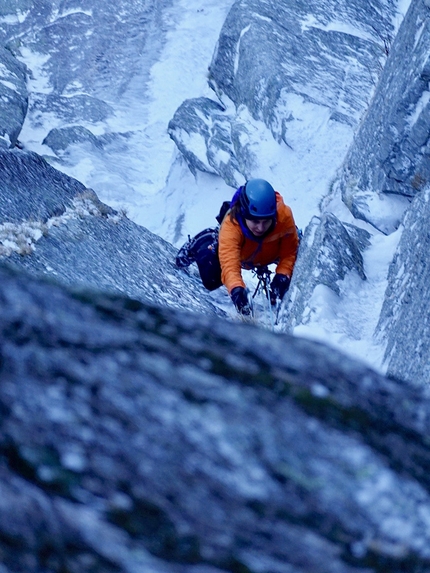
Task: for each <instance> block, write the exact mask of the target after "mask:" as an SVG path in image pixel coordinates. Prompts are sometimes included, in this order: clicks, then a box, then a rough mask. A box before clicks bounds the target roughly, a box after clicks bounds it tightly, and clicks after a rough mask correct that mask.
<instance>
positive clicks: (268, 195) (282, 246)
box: [176, 179, 299, 315]
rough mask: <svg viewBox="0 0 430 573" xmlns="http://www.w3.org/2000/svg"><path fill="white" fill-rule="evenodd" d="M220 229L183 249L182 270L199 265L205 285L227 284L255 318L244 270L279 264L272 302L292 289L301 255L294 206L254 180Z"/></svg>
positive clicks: (226, 211)
mask: <svg viewBox="0 0 430 573" xmlns="http://www.w3.org/2000/svg"><path fill="white" fill-rule="evenodd" d="M217 220H218V222H219V223H220V225H221V226H220V229H219V236H218V229H205V230H204V231H202V232H201V233H199V234H198V235H196V236H195V237H194V238H193V239H189V241H187V243H185V245H184V246H183V247H182V248H181V249H180V250H179V252H178V255H177V257H176V265H177V266H178V267H180V268H184V267H187V266H189V265H190V264H191V263H192V262H194V261H195V262H196V263H197V265H198V267H199V272H200V276H201V279H202V282H203V284H204V286H205V287H206V288H207V289H209V290H214V289H215V288H218V287H220V286H221V285H222V284H224V285H225V286H226V288H227V290H228V292H229V294H230V297H231V299H232V301H233V304H234V305H235V307H236V310H237V311H238V313H240V314H242V315H249V314H250V312H251V310H250V306H249V302H248V295H247V290H246V285H245V283H244V281H243V278H242V273H241V269H242V268H243V269H252V268H255V267H259V266H265V265H269V264H271V263H276V264H277V267H276V273H275V276H274V278H273V280H272V282H271V288H270V301H271V304H272V305H274V304H276V301H277V300H282V299H283V297H284V295H285V293H286V292H287V291H288V288H289V286H290V281H291V275H292V272H293V267H294V263H295V261H296V256H297V248H298V243H299V239H298V234H297V228H296V225H295V222H294V218H293V215H292V212H291V209H290V207H288V206H287V205H285V203H284V201H283V199H282V197H281V195H280V194H279V193H278V192H276V191H275V190H274V189H273V187H272V185H270V183H268V182H267V181H265V180H264V179H250V180H249V181H247V183H246V184H245V185H243V186H241V187H239V189H238V190H237V191H236V193H235V194H234V196H233V199H232V200H231V202H229V203H228V202H224V204H223V208H222V209H221V212H220V214H219V215H218V217H217Z"/></svg>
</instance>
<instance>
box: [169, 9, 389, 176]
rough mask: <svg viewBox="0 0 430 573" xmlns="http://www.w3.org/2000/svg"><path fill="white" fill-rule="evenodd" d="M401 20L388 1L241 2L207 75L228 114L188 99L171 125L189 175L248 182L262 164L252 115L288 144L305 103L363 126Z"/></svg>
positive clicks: (206, 102)
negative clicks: (299, 105)
mask: <svg viewBox="0 0 430 573" xmlns="http://www.w3.org/2000/svg"><path fill="white" fill-rule="evenodd" d="M393 17H394V6H393V4H392V3H391V2H384V1H382V2H376V3H375V2H362V1H360V2H343V1H342V2H325V1H321V0H317V1H315V2H310V3H309V2H306V3H305V2H302V1H301V0H297V1H293V2H291V1H289V0H288V1H287V0H285V1H284V0H282V1H275V0H273V1H269V2H265V1H264V2H263V1H261V0H246V1H240V2H235V3H234V4H233V7H232V9H231V10H230V12H229V15H228V17H227V19H226V21H225V23H224V26H223V28H222V31H221V34H220V37H219V41H218V45H217V48H216V50H215V54H214V57H213V59H212V62H211V64H210V67H209V84H210V85H211V87H212V88H213V89H214V92H215V94H216V96H217V97H218V98H219V100H220V102H221V104H224V105H225V110H224V113H221V112H220V109H219V107H218V106H217V105H216V104H215V103H214V102H211V100H209V99H207V98H199V99H196V100H191V101H190V100H189V101H187V102H184V104H183V105H182V106H181V107H180V108H179V109H178V110H177V112H176V114H175V116H174V118H173V119H172V121H171V122H170V125H169V132H170V135H171V137H172V138H173V139H174V141H175V142H176V143H177V145H178V147H179V148H180V149H181V151H183V148H186V152H185V153H184V157H185V158H186V160H187V162H188V164H189V166H190V169H192V170H193V169H202V170H205V171H208V172H211V173H213V172H215V173H219V174H220V175H221V176H222V177H223V178H224V179H225V180H226V181H227V182H228V183H230V184H232V185H233V186H234V185H236V184H239V183H241V182H242V181H243V178H249V177H250V175H251V173H252V168H253V167H254V166H255V162H256V158H255V157H253V153H252V146H251V145H247V143H246V142H247V140H248V138H247V135H249V133H248V131H249V128H248V122H247V121H246V117H243V110H244V109H246V110H248V111H249V112H250V114H251V116H252V117H253V118H254V119H255V120H261V121H262V122H264V124H265V125H266V126H267V127H268V128H269V130H270V131H271V133H272V135H273V137H274V138H275V139H276V140H277V141H278V142H279V143H281V142H283V143H285V144H286V145H291V139H290V137H289V131H290V127H291V125H293V124H294V122H295V121H299V122H300V121H302V120H301V118H297V117H295V115H294V109H295V107H296V106H295V102H296V100H297V98H298V99H299V100H300V101H306V102H311V103H313V104H316V105H318V106H321V108H324V109H328V110H329V117H328V118H327V121H335V122H342V123H347V124H349V125H352V126H357V124H358V122H359V120H360V118H361V116H362V114H363V113H364V111H365V109H366V107H367V104H368V101H369V97H370V94H371V93H372V91H373V88H374V84H375V83H376V81H377V78H378V75H379V74H380V71H381V67H382V65H381V62H382V61H384V60H385V57H386V54H385V51H386V48H387V46H388V45H389V43H390V42H391V39H392V34H393V27H392V23H391V22H392V19H393ZM231 103H232V104H234V105H233V106H232V105H230V104H231ZM202 124H206V125H205V126H204V125H202ZM197 141H199V142H200V143H201V144H200V145H197V143H196V142H197ZM216 149H218V153H217V152H216V151H215V150H216Z"/></svg>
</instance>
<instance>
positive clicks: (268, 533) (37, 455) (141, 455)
mask: <svg viewBox="0 0 430 573" xmlns="http://www.w3.org/2000/svg"><path fill="white" fill-rule="evenodd" d="M0 348H1V361H0V368H1V378H2V384H1V385H0V411H1V417H0V429H1V432H0V451H1V457H0V475H1V493H2V495H1V503H0V550H1V554H2V570H3V571H4V572H5V573H9V572H11V573H12V571H13V573H21V572H22V573H24V572H25V573H28V571H36V570H50V571H52V572H57V571H58V573H60V571H64V570H67V571H73V572H76V573H77V572H79V573H86V572H88V573H89V572H90V571H91V572H92V573H94V572H100V573H101V572H102V571H103V572H106V571H112V572H113V571H116V572H117V573H119V572H128V573H131V572H136V571H142V572H143V571H145V572H147V571H154V572H155V571H157V572H158V573H160V572H162V573H164V572H166V573H167V572H169V573H170V572H172V573H173V572H175V573H190V572H191V573H217V572H220V573H221V571H231V572H237V571H247V572H250V573H254V572H259V573H269V572H272V573H287V572H288V573H290V572H294V573H300V572H301V573H304V572H306V571H313V572H314V573H319V572H324V573H332V572H333V573H360V572H363V573H364V572H366V573H369V572H375V573H376V572H378V573H382V572H385V571H391V572H397V571H399V572H400V571H408V572H411V573H414V572H416V573H418V571H420V572H422V571H428V570H430V553H429V549H428V548H429V547H430V525H429V520H428V515H429V514H430V496H429V487H430V484H429V479H428V475H429V469H430V457H429V452H428V445H427V436H428V433H429V430H430V427H429V423H430V419H429V411H430V396H429V395H428V394H426V392H425V391H424V390H422V389H413V388H412V387H408V386H405V385H404V384H400V383H397V382H395V381H393V380H389V379H387V378H383V377H382V376H380V375H377V374H376V373H374V372H373V371H371V370H370V369H367V368H365V367H364V366H362V365H361V364H359V363H357V362H355V361H353V360H350V359H348V358H345V357H344V356H342V355H341V354H339V353H337V352H336V351H334V350H331V351H330V352H327V349H326V348H325V347H324V346H323V345H320V344H317V343H314V342H310V341H305V340H300V339H297V338H292V337H288V336H287V335H274V334H271V333H269V332H265V331H261V330H260V329H256V328H253V327H250V326H245V325H240V324H236V325H234V324H230V325H229V328H226V323H225V321H223V320H220V319H217V318H214V317H210V316H203V315H198V314H193V315H191V314H188V313H187V314H185V313H180V312H178V311H171V310H167V309H162V308H161V307H158V308H155V307H150V306H147V305H145V304H142V303H139V302H137V301H133V300H131V299H127V298H122V297H111V296H107V295H97V294H94V293H89V292H87V293H86V294H85V295H83V294H82V293H81V294H72V293H70V292H67V291H65V290H63V289H61V288H59V287H58V286H55V285H53V284H49V283H45V282H39V281H36V280H34V279H32V278H30V277H28V276H25V274H23V273H20V274H18V275H16V274H14V273H11V272H7V271H5V270H4V269H0Z"/></svg>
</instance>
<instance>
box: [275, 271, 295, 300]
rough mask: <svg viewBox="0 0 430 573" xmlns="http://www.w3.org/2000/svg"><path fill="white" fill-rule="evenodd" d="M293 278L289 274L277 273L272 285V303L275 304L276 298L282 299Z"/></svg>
mask: <svg viewBox="0 0 430 573" xmlns="http://www.w3.org/2000/svg"><path fill="white" fill-rule="evenodd" d="M290 282H291V279H290V277H287V275H281V274H279V273H276V275H275V276H274V277H273V280H272V283H271V285H270V303H271V304H273V305H275V304H276V299H278V298H279V300H282V299H283V298H284V295H285V293H286V292H287V290H288V289H289V287H290Z"/></svg>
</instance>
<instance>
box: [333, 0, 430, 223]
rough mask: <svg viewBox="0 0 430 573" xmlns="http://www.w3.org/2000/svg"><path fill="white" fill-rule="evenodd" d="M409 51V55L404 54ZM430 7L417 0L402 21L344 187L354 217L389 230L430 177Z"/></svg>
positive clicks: (344, 176) (344, 177)
mask: <svg viewBox="0 0 430 573" xmlns="http://www.w3.org/2000/svg"><path fill="white" fill-rule="evenodd" d="M405 54H407V57H405ZM429 81H430V8H429V6H428V2H423V1H422V0H416V1H413V2H412V3H411V6H410V8H409V11H408V13H407V15H406V17H405V19H404V21H403V22H402V25H401V26H400V29H399V32H398V34H397V36H396V39H395V41H394V43H393V45H392V47H391V49H390V54H389V57H388V59H387V64H386V66H385V68H384V71H383V74H382V76H381V79H380V81H379V83H378V86H377V89H376V91H375V95H374V98H373V100H372V104H371V106H370V107H369V110H368V112H367V114H366V117H365V119H364V121H363V123H362V125H361V126H360V129H359V130H358V132H357V135H356V137H355V140H354V144H353V145H352V146H351V149H350V150H349V153H348V157H347V159H346V162H345V167H344V169H343V172H342V177H341V181H340V187H341V191H342V195H343V200H344V202H345V203H346V205H347V206H348V207H349V208H350V209H351V211H352V213H353V214H354V216H355V217H357V218H360V219H364V220H365V221H369V222H370V223H371V224H372V225H374V226H375V227H376V228H378V229H379V230H381V231H383V232H384V233H391V232H393V231H394V230H395V229H396V228H397V227H398V226H399V224H400V222H401V219H402V215H403V213H404V211H405V209H406V208H407V207H408V206H409V201H410V199H411V198H413V197H414V196H415V195H417V194H418V193H420V192H421V191H422V190H423V189H425V188H426V186H427V185H428V183H429V180H430V161H429V156H430V144H429V129H428V126H429V120H430V96H429Z"/></svg>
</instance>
